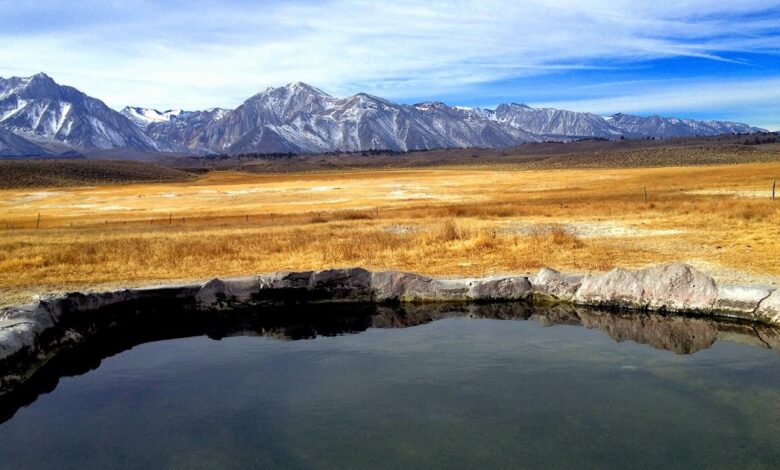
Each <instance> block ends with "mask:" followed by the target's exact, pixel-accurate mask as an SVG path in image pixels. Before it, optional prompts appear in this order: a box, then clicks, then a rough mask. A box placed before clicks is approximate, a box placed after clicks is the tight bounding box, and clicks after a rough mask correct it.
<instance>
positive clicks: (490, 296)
mask: <svg viewBox="0 0 780 470" xmlns="http://www.w3.org/2000/svg"><path fill="white" fill-rule="evenodd" d="M530 294H531V283H530V282H529V281H528V278H526V277H519V276H509V277H500V276H496V277H488V278H484V279H476V280H474V281H472V282H471V283H470V285H469V291H468V293H467V297H468V298H469V299H471V300H524V299H527V298H528V297H529V296H530Z"/></svg>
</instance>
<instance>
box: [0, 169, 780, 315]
mask: <svg viewBox="0 0 780 470" xmlns="http://www.w3.org/2000/svg"><path fill="white" fill-rule="evenodd" d="M778 175H780V164H778V163H765V164H746V165H730V166H722V167H687V168H655V169H620V170H617V169H612V170H547V171H520V170H516V169H512V168H496V167H492V168H475V167H463V168H443V169H420V170H394V171H361V172H351V173H323V174H311V173H308V174H305V175H298V174H284V175H250V174H235V173H212V174H210V175H208V176H206V177H204V178H202V179H200V180H197V181H194V182H186V183H162V184H143V185H138V184H136V185H122V186H110V187H92V188H74V189H48V190H36V191H33V190H5V191H0V303H11V302H18V301H23V300H24V299H25V298H28V297H29V295H31V294H33V293H37V292H47V291H59V290H68V289H76V288H102V287H107V286H111V285H128V284H133V285H138V284H147V283H153V282H162V281H171V280H184V279H204V278H208V277H213V276H231V275H240V274H247V273H254V272H264V271H275V270H297V269H320V268H326V267H335V266H356V265H359V266H364V267H367V268H370V269H402V270H410V271H416V272H422V273H428V274H435V275H485V274H494V273H504V272H529V271H534V270H537V269H539V268H540V267H542V266H554V267H557V268H561V269H566V270H572V271H601V270H605V269H609V268H611V267H614V266H624V267H638V266H644V265H648V264H653V263H658V262H666V261H689V262H693V263H694V264H698V265H699V266H701V267H705V268H706V269H707V270H708V271H709V272H711V273H714V274H717V275H721V276H722V277H726V278H727V279H729V280H737V281H745V280H754V279H763V277H762V276H764V277H767V276H768V277H769V278H771V279H772V280H774V279H776V278H775V277H773V276H778V275H780V248H778V240H780V201H777V202H773V201H771V200H770V199H769V189H770V188H771V180H772V178H773V177H775V176H778ZM644 186H646V187H647V188H648V192H649V194H650V204H648V205H647V206H646V205H645V204H644V201H643V195H642V193H643V189H642V188H643V187H644ZM38 213H40V214H41V226H40V228H39V229H35V224H36V220H37V214H38ZM12 227H13V228H12ZM741 273H744V276H745V279H743V278H741V277H740V276H743V274H741Z"/></svg>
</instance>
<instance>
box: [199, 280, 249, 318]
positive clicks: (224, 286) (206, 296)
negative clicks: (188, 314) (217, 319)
mask: <svg viewBox="0 0 780 470" xmlns="http://www.w3.org/2000/svg"><path fill="white" fill-rule="evenodd" d="M260 289H261V287H260V282H259V278H258V277H256V276H249V277H241V278H235V279H228V280H222V279H212V280H211V281H209V282H207V283H206V284H204V285H203V287H201V288H200V290H199V291H198V293H197V294H195V303H196V305H197V306H198V308H201V309H204V310H224V309H229V308H237V307H241V306H244V305H248V304H250V303H251V301H252V299H253V297H254V296H255V295H256V294H257V293H258V292H259V291H260Z"/></svg>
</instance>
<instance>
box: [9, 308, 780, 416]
mask: <svg viewBox="0 0 780 470" xmlns="http://www.w3.org/2000/svg"><path fill="white" fill-rule="evenodd" d="M455 317H465V318H478V319H493V320H507V321H512V320H515V321H517V320H533V321H538V322H540V323H541V324H542V325H544V326H555V325H571V326H583V327H585V328H588V329H597V330H600V331H603V332H604V333H606V334H607V335H609V336H610V337H611V338H612V339H614V340H615V341H617V342H622V341H634V342H636V343H640V344H646V345H649V346H652V347H654V348H657V349H662V350H667V351H671V352H673V353H676V354H694V353H696V352H698V351H701V350H703V349H706V348H709V347H710V346H712V345H713V344H714V343H715V342H716V341H718V340H726V341H733V342H738V343H742V344H747V345H751V346H756V347H761V348H769V349H775V350H780V331H778V330H777V329H774V328H770V327H767V326H762V325H756V324H747V323H741V322H736V321H734V322H732V321H724V320H722V319H718V320H716V319H712V318H703V317H683V316H666V315H660V314H651V313H644V314H638V313H614V312H607V311H600V310H594V309H590V308H580V307H574V306H571V305H552V306H532V305H527V304H524V303H490V304H478V303H475V304H419V305H417V304H405V305H374V304H348V303H344V304H321V305H293V306H286V307H273V308H268V307H266V308H263V309H254V310H243V311H231V312H222V313H218V314H215V313H197V312H185V311H181V312H178V311H170V310H166V311H165V312H160V311H156V312H155V311H150V312H148V313H143V314H141V316H140V317H137V318H138V321H135V322H133V324H129V325H112V326H110V327H106V328H107V329H106V330H105V331H104V332H102V333H101V334H100V335H99V336H98V337H96V338H94V339H92V340H90V341H89V342H87V343H85V344H83V345H81V346H79V347H78V348H77V349H75V350H73V351H70V352H67V353H64V354H62V355H60V356H57V357H55V358H54V359H52V360H51V361H50V362H49V363H47V364H46V365H45V366H44V367H42V368H41V369H40V370H39V371H38V372H37V373H36V374H35V375H34V376H33V377H32V378H31V379H30V380H29V381H27V382H26V383H25V384H23V385H22V386H21V387H19V388H18V389H17V390H15V391H14V392H12V393H11V394H8V395H6V396H4V397H2V398H0V423H3V422H5V421H7V420H9V419H10V418H11V417H13V416H14V414H15V413H16V411H17V410H18V409H19V408H20V407H22V406H26V405H29V404H31V403H33V402H34V401H35V400H36V399H37V398H38V397H39V396H40V395H41V394H45V393H49V392H51V391H53V390H54V389H55V388H56V387H57V384H58V383H59V380H60V378H62V377H72V376H77V375H81V374H84V373H87V372H89V371H90V370H94V369H96V368H97V367H99V366H100V363H101V361H102V360H103V359H105V358H107V357H111V356H113V355H116V354H119V353H121V352H122V351H126V350H128V349H131V348H133V347H134V346H137V345H140V344H144V343H148V342H152V341H160V340H167V339H174V338H184V337H192V336H203V335H206V336H208V337H210V338H212V339H220V338H225V337H233V336H264V337H270V338H275V339H279V340H287V341H296V340H306V339H312V338H316V337H318V336H337V335H344V334H355V333H360V332H363V331H365V330H367V329H369V328H409V327H414V326H418V325H423V324H426V323H429V322H432V321H436V320H440V319H445V318H455Z"/></svg>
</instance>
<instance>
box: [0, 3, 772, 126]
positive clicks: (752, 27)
mask: <svg viewBox="0 0 780 470" xmlns="http://www.w3.org/2000/svg"><path fill="white" fill-rule="evenodd" d="M13 3H15V4H17V5H13ZM18 3H20V2H3V1H2V0H0V43H2V44H3V46H2V47H0V75H8V74H30V73H34V72H37V71H41V70H42V71H45V72H47V73H49V74H50V75H52V76H53V77H54V78H55V79H56V80H58V81H59V82H62V83H67V84H72V85H74V86H76V87H78V88H80V89H82V90H84V91H85V92H87V93H90V94H92V95H94V96H98V97H101V98H103V99H105V100H106V102H107V103H108V104H109V105H111V106H114V107H122V106H124V105H125V104H139V105H146V106H155V107H161V108H168V107H186V108H204V107H212V106H235V105H237V104H238V103H239V102H240V101H241V100H243V99H245V98H246V97H248V96H250V95H251V94H253V93H255V92H256V91H258V90H260V89H263V88H265V87H266V86H267V85H279V84H284V83H288V82H292V81H299V80H300V81H306V82H310V83H312V84H315V85H317V86H319V87H320V88H322V89H324V90H326V91H329V92H331V93H334V94H336V95H346V94H350V93H354V92H357V91H368V92H372V93H376V94H380V95H383V96H387V97H390V98H397V97H405V96H420V95H428V96H435V95H443V94H452V93H456V92H463V91H464V90H470V89H474V88H475V87H476V86H477V85H479V84H484V83H491V82H496V81H501V80H508V79H515V78H519V77H529V76H536V75H539V74H543V73H546V72H549V71H551V70H561V69H564V70H565V69H573V70H574V69H583V68H584V69H587V68H598V67H604V66H614V65H615V64H621V63H634V62H641V61H644V60H648V59H654V58H663V57H675V56H694V57H704V58H710V59H713V60H720V59H722V57H721V55H722V54H723V53H724V52H735V51H736V52H776V51H778V50H780V47H778V46H780V33H778V32H780V19H777V18H776V19H767V18H766V17H765V16H766V15H763V16H761V15H751V14H752V13H755V12H760V11H763V10H766V9H768V8H770V7H778V6H780V2H767V1H750V0H745V1H740V2H717V1H682V0H677V1H669V0H656V1H653V2H636V1H629V0H610V1H607V0H590V1H575V0H528V1H522V2H520V1H511V0H499V1H492V2H487V1H481V0H471V1H467V0H460V1H411V0H395V1H393V2H382V1H368V0H364V1H347V0H331V1H326V2H318V3H315V2H297V3H296V2H265V3H258V2H247V3H243V4H242V2H238V1H234V2H233V3H232V4H231V3H228V4H226V3H225V2H219V3H212V2H203V1H195V2H173V4H174V5H177V4H178V8H174V7H172V6H170V4H169V5H168V7H167V8H165V7H162V6H160V5H161V2H150V1H146V2H130V1H120V0H114V1H112V2H105V1H100V2H98V1H96V0H88V1H85V2H69V4H70V5H71V6H69V7H60V10H59V11H58V12H57V15H59V16H58V17H62V18H66V19H65V20H62V21H58V22H55V21H54V20H51V22H52V23H51V27H50V28H47V27H44V26H41V25H37V26H38V27H30V28H27V29H25V28H15V29H13V31H12V32H10V33H9V32H6V33H5V34H4V33H3V32H2V29H3V28H2V25H3V24H4V23H3V22H2V20H3V17H4V15H9V14H10V13H9V12H11V11H12V10H18V11H16V14H18V17H14V18H13V21H18V22H22V23H24V22H25V21H29V22H34V21H35V19H36V15H39V14H40V13H41V9H42V8H44V7H43V6H41V5H45V4H48V3H49V2H36V1H32V0H31V1H29V2H24V3H23V4H22V5H18ZM70 17H72V21H68V20H67V18H70ZM43 21H49V20H47V19H45V20H43ZM9 22H11V20H9V19H7V21H6V23H9ZM31 25H32V23H31ZM706 98H707V97H706V96H702V97H701V98H699V102H700V104H701V103H703V102H705V101H706ZM669 99H671V98H669ZM615 100H616V101H614V102H613V103H614V104H616V105H617V104H620V103H621V102H620V101H619V100H620V98H615ZM630 101H631V98H628V97H626V98H625V104H630V103H629V102H630ZM667 101H668V100H667ZM574 103H575V104H577V103H578V102H574ZM581 103H582V104H587V103H588V102H587V101H582V102H581ZM591 103H593V104H596V105H598V106H603V107H605V108H606V107H609V105H610V103H609V102H608V101H604V100H601V101H599V100H596V101H592V102H591ZM648 104H651V105H652V104H653V103H651V102H649V101H648ZM632 109H633V108H632ZM594 111H598V110H596V109H594Z"/></svg>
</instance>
